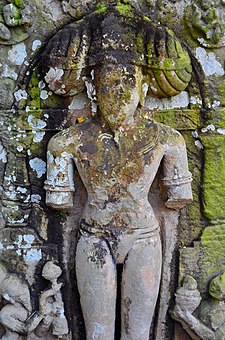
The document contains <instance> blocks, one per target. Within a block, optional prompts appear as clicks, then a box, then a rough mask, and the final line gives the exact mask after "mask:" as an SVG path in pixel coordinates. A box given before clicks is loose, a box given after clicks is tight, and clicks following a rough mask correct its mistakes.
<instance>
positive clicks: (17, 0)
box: [13, 0, 23, 8]
mask: <svg viewBox="0 0 225 340" xmlns="http://www.w3.org/2000/svg"><path fill="white" fill-rule="evenodd" d="M13 3H14V4H15V5H16V6H17V7H19V8H21V7H22V4H23V0H14V1H13Z"/></svg>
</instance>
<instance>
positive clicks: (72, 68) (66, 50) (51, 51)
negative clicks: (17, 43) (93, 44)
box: [40, 23, 90, 96]
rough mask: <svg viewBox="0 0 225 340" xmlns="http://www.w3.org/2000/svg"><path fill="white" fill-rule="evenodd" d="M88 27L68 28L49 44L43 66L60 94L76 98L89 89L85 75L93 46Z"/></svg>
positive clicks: (46, 78)
mask: <svg viewBox="0 0 225 340" xmlns="http://www.w3.org/2000/svg"><path fill="white" fill-rule="evenodd" d="M89 37H90V34H89V32H88V28H86V27H84V25H83V26H82V24H80V23H73V24H70V25H67V26H65V27H64V28H63V29H61V30H60V31H59V32H58V33H56V35H55V36H53V38H52V39H51V40H50V41H49V42H48V44H47V46H46V49H45V51H44V53H43V55H42V60H41V63H40V66H41V72H42V74H43V75H44V79H45V81H46V83H47V84H48V87H49V88H50V89H51V90H52V91H53V92H54V93H56V94H57V95H61V96H73V95H75V94H78V93H80V92H82V91H83V90H84V88H85V84H84V81H83V79H82V78H83V76H84V75H85V71H86V57H87V52H88V50H89V47H90V38H89Z"/></svg>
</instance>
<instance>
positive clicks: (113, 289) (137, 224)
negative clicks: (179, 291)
mask: <svg viewBox="0 0 225 340" xmlns="http://www.w3.org/2000/svg"><path fill="white" fill-rule="evenodd" d="M154 39H156V40H155V41H154ZM137 41H138V42H137ZM42 71H43V72H44V71H45V80H46V82H47V83H48V85H49V88H50V89H51V90H53V91H54V92H55V93H57V94H60V95H63V96H73V95H76V94H78V93H81V92H84V89H85V85H86V87H87V92H88V96H89V98H90V99H91V101H92V112H90V116H89V118H87V119H85V117H83V118H82V117H81V118H80V119H78V122H77V123H76V122H74V123H73V124H71V126H70V127H69V128H68V129H65V130H63V131H62V132H60V133H58V134H56V135H55V136H53V137H52V138H51V140H50V142H49V144H48V151H47V180H46V182H45V189H46V190H47V193H46V203H47V204H48V205H50V206H51V207H52V208H54V209H71V208H72V207H73V192H74V190H75V185H74V181H73V167H74V165H76V167H77V169H78V172H79V174H80V176H81V178H82V181H83V183H84V185H85V187H86V190H87V195H88V197H87V202H86V204H85V206H84V209H83V213H82V216H81V220H80V237H79V240H78V245H77V251H76V275H77V282H78V289H79V293H80V299H81V306H82V311H83V316H84V320H85V326H86V333H87V339H108V340H110V339H114V330H115V314H116V313H115V309H116V296H117V270H116V265H117V264H123V274H122V283H121V295H122V298H121V317H122V327H121V328H122V330H121V339H123V340H125V339H147V338H148V336H149V330H150V325H151V321H152V317H153V314H154V310H155V305H156V300H157V296H158V291H159V283H160V275H161V264H162V255H161V242H160V236H159V223H158V221H157V219H156V217H155V214H154V211H153V209H152V207H151V205H150V204H149V202H148V192H149V189H150V187H151V185H152V182H153V180H154V178H155V176H156V173H157V171H158V169H159V167H161V170H162V171H161V172H162V176H163V179H162V181H163V183H164V186H165V188H166V191H167V201H166V203H165V204H166V206H167V207H168V208H172V209H180V208H181V207H183V206H185V205H186V204H187V203H189V202H190V201H191V200H192V193H191V185H190V183H191V174H190V172H189V171H188V163H187V153H186V147H185V142H184V139H183V137H182V136H181V135H180V134H179V133H178V132H177V131H176V130H174V129H172V128H170V127H168V126H164V125H162V124H159V123H156V122H155V121H153V120H152V119H151V118H150V117H149V115H148V113H146V111H145V109H144V108H143V105H144V99H145V96H146V94H147V92H148V93H149V94H150V95H152V96H156V97H158V98H162V97H170V96H173V95H175V94H177V93H179V92H180V91H181V90H183V89H185V88H186V86H187V85H188V82H189V81H190V78H191V66H190V58H189V56H188V54H187V52H186V51H185V49H184V48H183V47H182V45H181V44H180V42H179V41H178V40H177V39H176V38H175V37H174V35H173V33H172V32H171V31H169V30H166V29H164V28H162V27H160V26H156V25H155V24H154V23H153V22H151V21H150V20H149V19H148V18H146V17H144V16H143V15H141V14H139V13H138V12H137V11H136V10H134V9H133V8H132V7H131V6H129V5H126V4H122V3H120V2H118V4H115V5H114V6H109V7H106V6H103V7H99V8H98V9H97V11H96V12H94V13H93V14H91V15H89V16H87V17H86V18H85V19H83V20H82V21H80V22H78V23H72V24H70V25H68V26H66V27H65V28H64V29H62V30H61V31H59V32H58V33H57V34H56V35H55V36H54V37H53V38H52V40H50V42H49V44H48V45H47V47H46V51H45V53H44V56H43V63H42ZM96 104H97V106H96ZM90 111H91V110H90ZM85 113H86V111H85V110H84V114H85ZM91 113H92V114H93V115H94V117H91Z"/></svg>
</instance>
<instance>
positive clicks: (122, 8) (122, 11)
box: [116, 2, 133, 16]
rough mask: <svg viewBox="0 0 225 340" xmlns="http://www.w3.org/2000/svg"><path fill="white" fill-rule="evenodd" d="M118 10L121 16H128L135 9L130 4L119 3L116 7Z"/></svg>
mask: <svg viewBox="0 0 225 340" xmlns="http://www.w3.org/2000/svg"><path fill="white" fill-rule="evenodd" d="M116 9H117V10H118V12H119V13H120V14H122V15H126V16H127V15H128V12H130V11H131V10H132V9H133V8H132V6H131V5H129V4H122V3H121V2H118V4H117V5H116Z"/></svg>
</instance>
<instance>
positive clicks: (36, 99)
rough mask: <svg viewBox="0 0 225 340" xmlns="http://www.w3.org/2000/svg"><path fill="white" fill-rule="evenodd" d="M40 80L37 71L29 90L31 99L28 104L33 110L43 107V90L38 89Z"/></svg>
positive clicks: (34, 73) (33, 75)
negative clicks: (41, 94) (41, 93)
mask: <svg viewBox="0 0 225 340" xmlns="http://www.w3.org/2000/svg"><path fill="white" fill-rule="evenodd" d="M38 83H39V78H38V73H37V70H35V71H34V72H33V74H32V77H31V81H30V86H29V90H28V94H29V98H28V102H27V104H28V105H29V106H30V108H31V109H40V107H41V98H40V92H41V90H40V89H39V87H38Z"/></svg>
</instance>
